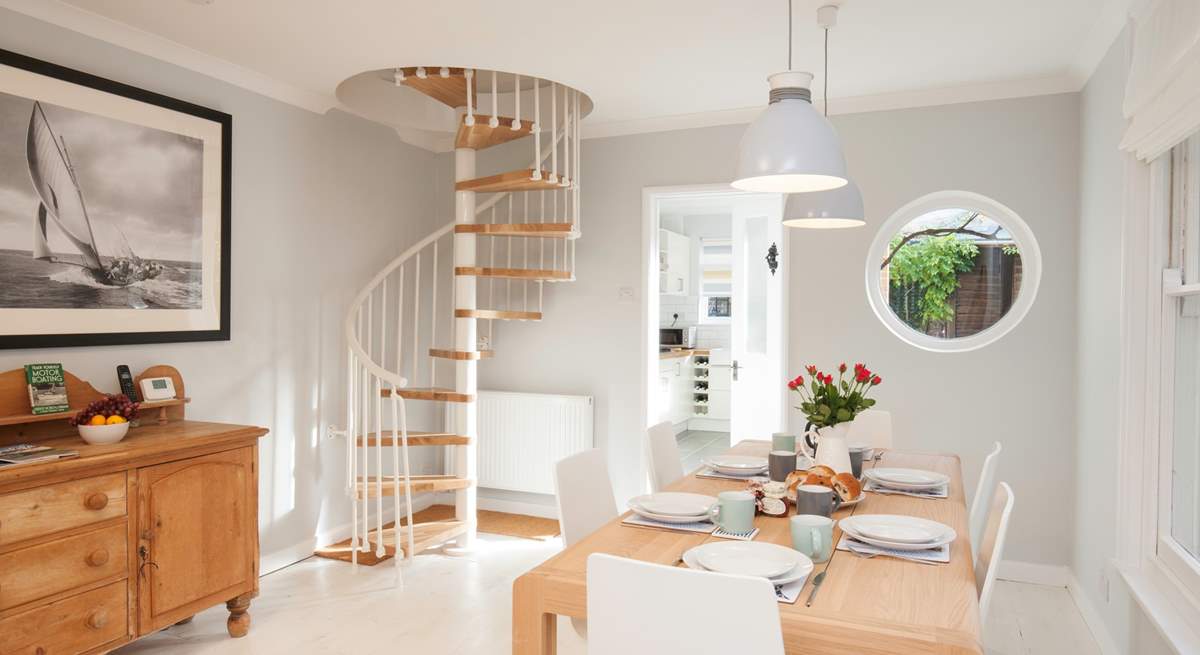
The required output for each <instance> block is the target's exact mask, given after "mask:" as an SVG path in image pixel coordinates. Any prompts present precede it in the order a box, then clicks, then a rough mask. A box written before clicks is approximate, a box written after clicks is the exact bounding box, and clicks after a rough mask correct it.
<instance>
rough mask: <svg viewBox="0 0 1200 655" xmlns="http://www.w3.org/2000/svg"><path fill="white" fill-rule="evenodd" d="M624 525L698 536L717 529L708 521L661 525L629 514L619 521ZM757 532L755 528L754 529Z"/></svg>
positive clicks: (652, 520) (659, 522)
mask: <svg viewBox="0 0 1200 655" xmlns="http://www.w3.org/2000/svg"><path fill="white" fill-rule="evenodd" d="M621 523H622V524H624V525H632V526H635V527H640V528H658V529H660V530H674V531H676V532H698V533H700V534H712V532H713V530H716V529H717V526H716V525H713V524H712V523H711V522H710V521H707V520H705V521H696V522H695V523H663V522H662V521H655V520H654V519H648V518H646V517H644V516H640V515H638V514H630V515H629V516H627V517H625V520H623V521H621ZM755 531H756V532H757V528H756V529H755Z"/></svg>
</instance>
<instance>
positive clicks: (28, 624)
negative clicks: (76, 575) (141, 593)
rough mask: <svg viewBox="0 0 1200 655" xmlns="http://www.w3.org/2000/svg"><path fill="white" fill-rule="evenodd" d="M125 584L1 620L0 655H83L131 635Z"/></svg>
mask: <svg viewBox="0 0 1200 655" xmlns="http://www.w3.org/2000/svg"><path fill="white" fill-rule="evenodd" d="M126 589H127V587H126V582H125V581H121V582H114V583H113V584H110V585H108V586H105V587H100V588H99V589H95V590H93V591H89V592H87V593H84V594H79V595H78V596H71V597H70V598H65V599H63V600H60V601H57V602H54V603H50V604H49V605H43V606H41V607H38V608H35V609H31V610H29V611H27V612H21V613H20V614H15V615H13V616H10V617H8V618H5V619H0V653H3V654H4V655H56V654H58V653H82V652H84V651H87V650H90V649H92V648H96V647H97V646H102V645H104V644H107V643H109V642H111V641H113V640H116V639H120V638H122V637H124V636H125V635H127V634H129V631H128V627H129V626H128V616H129V615H128V610H127V607H126V603H127V601H128V594H127V591H126Z"/></svg>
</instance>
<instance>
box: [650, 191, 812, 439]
mask: <svg viewBox="0 0 1200 655" xmlns="http://www.w3.org/2000/svg"><path fill="white" fill-rule="evenodd" d="M701 195H720V196H753V195H760V194H758V193H752V192H746V191H738V190H736V189H734V188H733V187H731V186H729V184H728V183H727V182H722V183H715V184H686V185H679V186H653V187H643V188H642V275H641V278H642V279H641V298H642V302H641V303H639V304H640V305H641V307H640V313H641V321H642V375H641V385H640V386H641V403H642V423H643V427H644V428H649V427H650V426H651V425H653V420H654V418H653V417H652V416H651V415H650V390H651V389H652V388H654V382H655V380H656V379H657V373H658V365H657V364H658V358H657V355H658V316H659V313H660V312H659V292H660V290H659V287H658V272H659V271H658V228H659V221H658V207H659V201H661V200H664V199H668V198H677V197H681V196H701ZM784 230H785V232H784V235H785V238H784V239H783V241H784V243H781V244H779V249H780V252H779V256H778V259H779V275H782V276H783V277H782V278H780V284H782V290H781V300H780V303H781V305H782V306H781V307H780V308H779V310H780V321H781V322H782V323H783V324H782V325H781V326H780V330H781V331H782V334H783V339H782V340H781V343H780V350H781V352H780V353H779V356H780V357H781V358H782V359H783V361H784V362H785V366H784V367H783V369H782V370H783V371H785V373H784V376H783V377H786V370H787V366H786V362H787V361H788V346H789V341H790V339H789V336H790V332H789V330H788V320H789V316H790V313H789V311H788V305H789V294H788V278H789V272H788V271H789V270H790V269H789V267H788V263H789V255H790V253H789V250H790V248H789V247H788V243H787V241H789V239H787V238H786V235H787V232H786V230H787V228H786V227H785V228H784ZM783 377H781V378H780V380H779V400H780V402H779V419H778V422H779V425H780V426H784V427H785V428H786V426H787V424H788V423H787V420H788V404H787V386H786V385H785V381H784V379H783Z"/></svg>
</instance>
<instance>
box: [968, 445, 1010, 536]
mask: <svg viewBox="0 0 1200 655" xmlns="http://www.w3.org/2000/svg"><path fill="white" fill-rule="evenodd" d="M1001 450H1003V446H1001V445H1000V442H999V441H997V442H996V443H995V445H994V446H993V447H992V452H991V453H990V454H988V456H987V457H986V458H985V459H984V460H983V469H982V470H981V471H980V472H979V484H977V485H975V497H974V498H973V499H971V513H970V515H969V516H968V518H967V525H968V526H969V528H970V532H971V559H977V558H978V557H979V541H980V540H981V539H983V528H984V527H985V526H987V520H988V510H990V509H991V507H992V505H991V502H990V501H991V499H992V492H993V491H994V490H995V488H996V466H997V464H999V463H1000V451H1001Z"/></svg>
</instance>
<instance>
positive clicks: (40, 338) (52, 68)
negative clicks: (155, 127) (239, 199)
mask: <svg viewBox="0 0 1200 655" xmlns="http://www.w3.org/2000/svg"><path fill="white" fill-rule="evenodd" d="M0 65H4V66H10V67H13V68H18V69H22V70H25V71H29V72H31V73H35V74H38V75H43V76H46V77H51V78H54V79H57V80H60V81H63V82H67V83H70V84H75V85H79V86H83V87H88V88H91V89H95V90H97V91H102V92H104V93H109V94H113V95H117V96H121V97H124V98H128V99H130V100H135V101H137V102H141V103H145V104H148V105H154V106H157V107H161V108H163V109H168V110H171V111H175V112H179V113H182V114H187V115H189V116H192V117H195V118H198V119H202V120H207V121H212V122H214V123H217V124H218V125H219V126H220V130H221V160H220V163H221V175H220V180H221V190H220V191H221V194H220V195H221V200H220V211H221V218H220V225H221V245H220V249H219V250H220V257H221V261H220V298H219V303H218V306H219V312H220V327H218V328H217V329H215V330H181V331H147V332H136V331H135V332H104V333H64V334H29V335H0V349H17V348H60V347H72V346H118V345H131V344H149V343H180V342H191V341H229V340H230V307H231V302H230V301H231V298H230V279H231V270H232V268H231V253H232V250H231V234H230V229H231V223H232V221H231V210H232V194H231V183H232V166H233V154H232V153H233V150H232V146H233V116H231V115H230V114H227V113H224V112H221V111H217V110H216V109H212V108H209V107H204V106H202V105H197V104H194V103H190V102H186V101H184V100H179V99H178V98H172V97H170V96H166V95H162V94H160V93H155V92H153V91H147V90H146V89H142V88H138V87H135V86H132V85H129V84H124V83H122V82H117V81H114V80H110V79H107V78H104V77H100V76H98V75H92V74H91V73H85V72H83V71H79V70H75V69H73V68H67V67H65V66H59V65H58V64H53V63H50V62H47V61H43V60H41V59H35V58H33V57H29V56H26V55H22V54H20V53H16V52H12V51H9V50H4V49H0ZM0 90H2V89H0ZM0 284H3V280H2V279H0Z"/></svg>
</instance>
